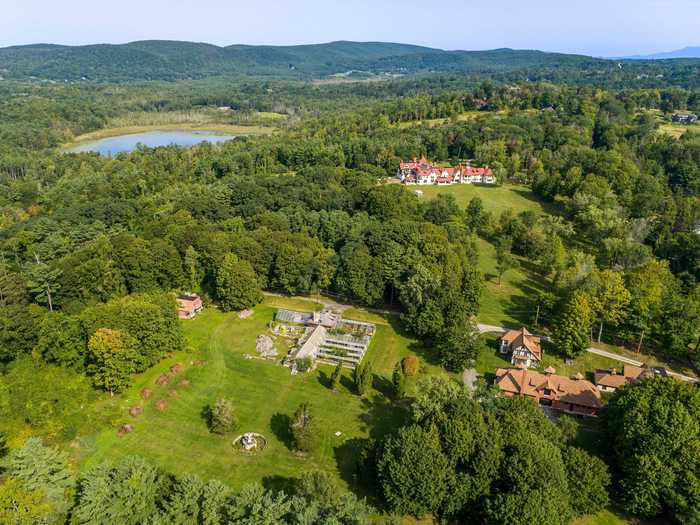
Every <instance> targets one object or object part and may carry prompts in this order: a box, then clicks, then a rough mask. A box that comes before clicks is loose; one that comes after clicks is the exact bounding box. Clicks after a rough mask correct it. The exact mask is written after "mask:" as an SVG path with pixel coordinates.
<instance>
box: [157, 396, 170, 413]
mask: <svg viewBox="0 0 700 525" xmlns="http://www.w3.org/2000/svg"><path fill="white" fill-rule="evenodd" d="M169 404H170V403H169V402H168V401H167V400H165V399H159V400H158V401H156V410H158V411H159V412H162V411H163V410H165V409H166V408H168V405H169Z"/></svg>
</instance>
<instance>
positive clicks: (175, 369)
mask: <svg viewBox="0 0 700 525" xmlns="http://www.w3.org/2000/svg"><path fill="white" fill-rule="evenodd" d="M184 371H185V367H184V366H183V365H182V363H176V364H174V365H173V366H171V367H170V373H171V374H175V375H177V374H182V372H184Z"/></svg>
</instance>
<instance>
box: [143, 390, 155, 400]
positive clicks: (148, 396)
mask: <svg viewBox="0 0 700 525" xmlns="http://www.w3.org/2000/svg"><path fill="white" fill-rule="evenodd" d="M152 397H153V390H151V389H150V388H144V389H143V390H141V399H146V400H147V399H151V398H152Z"/></svg>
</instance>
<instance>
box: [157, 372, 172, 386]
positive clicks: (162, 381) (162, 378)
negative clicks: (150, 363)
mask: <svg viewBox="0 0 700 525" xmlns="http://www.w3.org/2000/svg"><path fill="white" fill-rule="evenodd" d="M168 383H170V376H169V375H168V374H160V375H159V376H158V379H156V385H158V386H163V385H167V384H168Z"/></svg>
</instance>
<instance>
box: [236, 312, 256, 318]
mask: <svg viewBox="0 0 700 525" xmlns="http://www.w3.org/2000/svg"><path fill="white" fill-rule="evenodd" d="M251 315H253V310H242V311H240V312H238V318H239V319H248V318H249V317H250V316H251Z"/></svg>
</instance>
